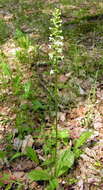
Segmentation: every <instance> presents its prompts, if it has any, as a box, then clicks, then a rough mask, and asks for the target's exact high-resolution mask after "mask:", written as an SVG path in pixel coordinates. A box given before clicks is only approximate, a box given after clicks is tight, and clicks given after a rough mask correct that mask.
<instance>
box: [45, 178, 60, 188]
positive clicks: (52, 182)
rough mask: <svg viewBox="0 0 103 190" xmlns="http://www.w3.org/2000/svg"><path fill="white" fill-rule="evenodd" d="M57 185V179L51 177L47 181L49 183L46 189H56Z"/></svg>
mask: <svg viewBox="0 0 103 190" xmlns="http://www.w3.org/2000/svg"><path fill="white" fill-rule="evenodd" d="M58 185H59V184H58V180H57V179H56V178H54V179H51V180H50V181H49V185H48V187H47V190H55V189H57V187H58Z"/></svg>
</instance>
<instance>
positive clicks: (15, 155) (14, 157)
mask: <svg viewBox="0 0 103 190" xmlns="http://www.w3.org/2000/svg"><path fill="white" fill-rule="evenodd" d="M24 155H25V154H24V153H21V152H17V153H16V154H14V155H13V156H12V157H11V159H10V161H12V160H15V159H16V158H19V157H21V156H24Z"/></svg>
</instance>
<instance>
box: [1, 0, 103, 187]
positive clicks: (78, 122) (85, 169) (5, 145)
mask: <svg viewBox="0 0 103 190" xmlns="http://www.w3.org/2000/svg"><path fill="white" fill-rule="evenodd" d="M68 2H69V3H68ZM55 7H60V8H61V11H62V17H61V18H62V30H63V36H64V50H63V54H64V60H63V61H62V63H61V65H60V71H59V74H58V89H59V100H58V105H59V111H58V129H59V131H60V132H61V133H60V134H61V136H60V137H59V139H58V141H59V148H58V152H59V151H60V150H61V149H63V150H65V149H66V148H68V147H69V148H71V149H72V147H73V146H74V144H75V140H76V139H78V138H79V137H80V136H81V134H82V133H83V132H86V131H87V130H90V131H92V136H91V137H90V138H89V139H88V140H87V142H86V143H85V145H83V146H82V149H81V150H82V154H81V155H80V157H79V158H77V159H76V160H75V163H74V165H73V167H71V168H70V169H69V171H68V172H67V173H66V174H65V175H63V176H62V177H60V178H59V186H58V188H57V190H73V189H74V190H103V81H102V80H103V2H102V1H97V0H94V1H91V2H89V1H88V0H85V1H84V2H83V1H82V0H78V1H75V2H72V1H67V0H61V1H59V0H53V1H52V0H48V1H45V0H38V1H36V0H34V1H33V0H29V1H27V0H21V1H20V0H5V1H4V0H0V189H1V190H4V189H5V190H9V189H15V190H16V189H18V190H20V189H22V190H27V189H28V190H32V189H33V190H44V189H46V187H47V184H48V182H43V181H42V180H41V181H40V180H38V181H37V182H35V181H32V180H30V179H29V178H28V173H29V172H31V171H32V170H35V169H36V170H42V169H45V168H46V167H47V165H46V161H45V160H46V158H49V156H50V155H52V154H53V146H55V143H54V142H52V138H53V137H54V136H53V134H52V130H51V129H53V126H54V124H55V111H54V107H55V105H54V101H53V98H52V95H53V78H52V76H51V75H50V74H49V73H50V70H51V64H50V61H49V59H48V53H49V35H50V31H49V27H50V18H51V17H52V12H53V10H54V8H55ZM62 132H63V133H62ZM53 143H54V144H53ZM51 144H52V145H51ZM27 147H31V148H32V150H35V151H36V154H37V155H38V156H37V157H38V159H39V164H38V161H36V158H34V157H33V156H31V155H30V152H29V153H25V152H26V148H27ZM34 153H35V152H34ZM31 154H32V153H31ZM43 162H45V163H44V165H43ZM50 167H51V166H50ZM50 190H52V189H50Z"/></svg>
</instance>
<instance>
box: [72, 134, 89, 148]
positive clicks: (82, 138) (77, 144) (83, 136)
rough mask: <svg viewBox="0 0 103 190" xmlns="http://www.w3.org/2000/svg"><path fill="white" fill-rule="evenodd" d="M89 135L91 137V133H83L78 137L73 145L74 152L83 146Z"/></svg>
mask: <svg viewBox="0 0 103 190" xmlns="http://www.w3.org/2000/svg"><path fill="white" fill-rule="evenodd" d="M91 135H92V132H91V131H86V132H83V133H82V134H81V136H80V137H79V139H77V140H76V142H75V145H74V150H75V149H77V148H80V147H81V146H83V145H84V143H85V142H86V141H87V140H88V138H89V137H90V136H91Z"/></svg>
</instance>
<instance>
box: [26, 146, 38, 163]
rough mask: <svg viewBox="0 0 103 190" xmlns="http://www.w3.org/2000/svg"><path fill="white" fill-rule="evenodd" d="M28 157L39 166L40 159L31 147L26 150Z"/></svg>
mask: <svg viewBox="0 0 103 190" xmlns="http://www.w3.org/2000/svg"><path fill="white" fill-rule="evenodd" d="M26 155H27V156H28V157H29V158H30V159H31V160H32V161H34V162H36V163H37V164H38V163H39V159H38V157H37V154H36V151H35V150H34V149H32V148H31V147H27V149H26Z"/></svg>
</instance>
